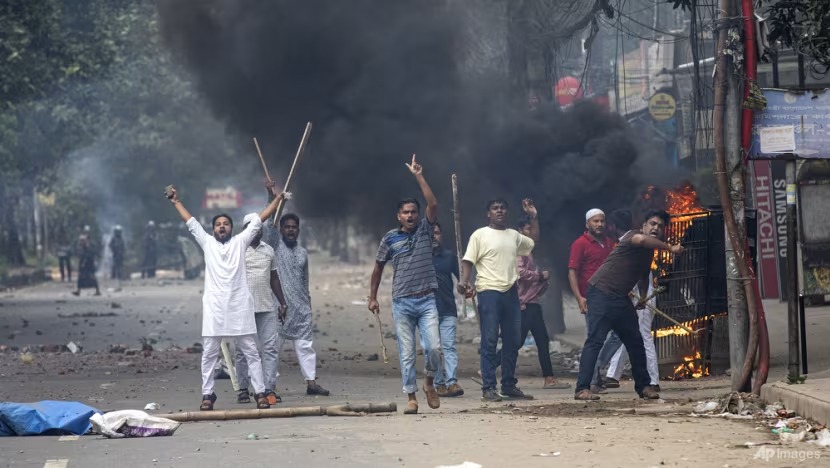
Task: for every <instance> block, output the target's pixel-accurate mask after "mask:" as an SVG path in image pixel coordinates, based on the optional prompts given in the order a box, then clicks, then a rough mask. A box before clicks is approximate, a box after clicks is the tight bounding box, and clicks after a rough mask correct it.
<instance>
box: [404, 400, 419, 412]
mask: <svg viewBox="0 0 830 468" xmlns="http://www.w3.org/2000/svg"><path fill="white" fill-rule="evenodd" d="M403 414H418V402H417V401H412V400H409V401H407V402H406V408H405V409H404V410H403Z"/></svg>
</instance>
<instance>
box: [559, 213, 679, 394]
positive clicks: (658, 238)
mask: <svg viewBox="0 0 830 468" xmlns="http://www.w3.org/2000/svg"><path fill="white" fill-rule="evenodd" d="M668 222H669V215H668V213H666V212H665V211H651V212H649V213H648V214H646V216H645V219H644V222H643V227H642V229H638V230H632V231H629V232H627V233H625V235H623V236H622V238H620V243H619V244H618V245H617V247H616V248H615V249H614V251H613V252H611V255H609V256H608V258H607V259H606V260H605V262H604V263H603V264H602V266H601V267H599V270H597V272H596V273H594V276H592V277H591V279H590V280H588V294H587V299H588V312H587V313H586V319H587V321H588V338H587V339H586V340H585V346H584V347H583V348H582V356H581V357H580V359H579V377H578V378H577V382H576V394H575V395H574V398H575V399H577V400H599V395H596V394H595V393H594V392H592V391H591V389H590V385H591V378H592V376H593V375H594V372H595V371H596V363H597V356H598V354H599V351H600V349H601V348H602V345H603V342H605V337H606V336H607V335H608V332H609V331H611V330H613V331H614V332H616V333H617V336H619V337H620V340H622V342H623V344H624V345H625V348H626V349H627V350H628V357H629V359H630V361H631V372H632V374H634V390H635V391H636V392H637V394H639V395H640V397H641V398H647V399H657V398H660V395H659V393H658V392H657V390H656V389H655V388H654V387H652V386H651V385H650V383H651V378H650V377H649V375H648V369H647V367H646V352H645V348H644V347H643V337H642V335H641V334H640V326H639V320H638V317H637V312H636V310H635V309H636V308H642V307H644V306H645V304H640V303H638V304H636V306H635V305H634V304H632V303H631V300H630V299H629V298H628V292H629V291H631V290H632V289H633V288H634V286H638V287H639V290H640V294H639V296H640V297H641V298H646V297H647V292H648V277H649V273H650V272H651V262H652V259H653V258H654V251H655V250H657V249H659V250H665V251H669V252H671V253H672V254H674V255H680V254H682V253H683V250H684V249H683V246H681V245H669V244H667V243H665V242H664V241H663V238H664V233H665V228H666V224H668Z"/></svg>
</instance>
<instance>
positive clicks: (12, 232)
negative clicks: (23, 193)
mask: <svg viewBox="0 0 830 468" xmlns="http://www.w3.org/2000/svg"><path fill="white" fill-rule="evenodd" d="M4 201H5V202H6V203H5V210H4V212H3V223H4V224H5V228H6V250H5V251H6V261H7V262H8V263H9V265H11V266H21V265H24V264H25V263H26V259H25V258H24V257H23V245H22V244H21V243H20V233H19V232H18V230H17V222H16V220H15V216H14V214H15V210H17V208H18V207H19V206H20V197H19V196H18V195H9V196H7V197H4Z"/></svg>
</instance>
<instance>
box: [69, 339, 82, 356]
mask: <svg viewBox="0 0 830 468" xmlns="http://www.w3.org/2000/svg"><path fill="white" fill-rule="evenodd" d="M66 348H67V349H68V350H69V352H70V353H72V354H78V351H80V350H81V347H80V346H78V345H76V344H75V342H74V341H70V342H69V343H67V344H66Z"/></svg>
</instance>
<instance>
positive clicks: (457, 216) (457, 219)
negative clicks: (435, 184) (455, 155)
mask: <svg viewBox="0 0 830 468" xmlns="http://www.w3.org/2000/svg"><path fill="white" fill-rule="evenodd" d="M458 204H459V202H458V177H457V176H456V175H455V174H453V175H452V212H453V221H454V224H455V251H456V253H457V256H458V279H459V280H460V279H461V272H462V271H463V258H464V253H463V252H462V251H461V209H460V208H459V207H458ZM472 300H473V312H474V313H475V314H476V319H478V304H476V298H475V296H473V298H472ZM464 316H465V317H466V316H467V297H466V296H465V297H464Z"/></svg>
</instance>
